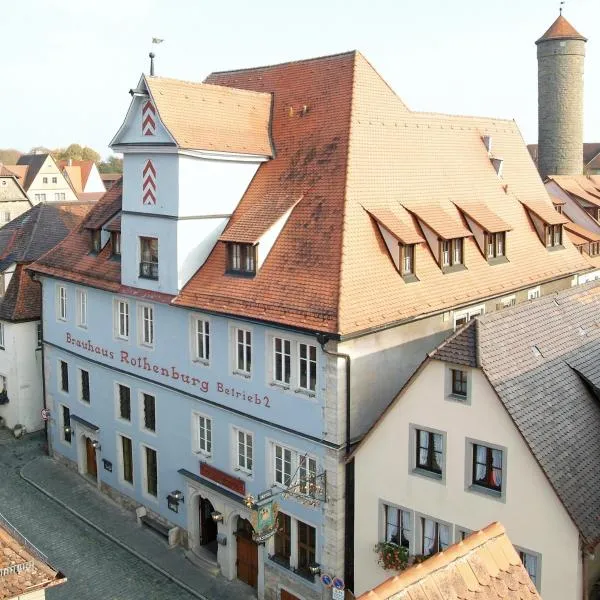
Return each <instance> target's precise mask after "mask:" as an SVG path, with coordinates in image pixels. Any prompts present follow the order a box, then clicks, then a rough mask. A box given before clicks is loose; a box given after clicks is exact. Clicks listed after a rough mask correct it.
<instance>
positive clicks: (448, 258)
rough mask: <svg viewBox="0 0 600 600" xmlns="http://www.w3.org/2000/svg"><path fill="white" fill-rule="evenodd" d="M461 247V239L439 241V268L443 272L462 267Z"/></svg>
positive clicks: (462, 254) (462, 242)
mask: <svg viewBox="0 0 600 600" xmlns="http://www.w3.org/2000/svg"><path fill="white" fill-rule="evenodd" d="M463 245H464V240H463V238H455V239H453V240H441V241H440V266H441V267H442V270H443V271H448V270H450V269H452V268H453V267H459V266H464V251H463V250H464V248H463Z"/></svg>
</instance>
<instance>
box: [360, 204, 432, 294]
mask: <svg viewBox="0 0 600 600" xmlns="http://www.w3.org/2000/svg"><path fill="white" fill-rule="evenodd" d="M365 210H366V211H367V212H368V213H369V215H370V216H371V217H372V218H373V219H374V220H375V222H376V224H377V227H378V229H379V233H380V234H381V237H382V238H383V241H384V242H385V245H386V247H387V250H388V253H389V255H390V258H391V259H392V261H393V263H394V266H395V267H396V270H397V271H398V273H400V275H401V276H402V278H403V279H404V281H406V282H407V283H411V282H414V281H418V278H417V265H416V255H417V253H416V248H417V245H418V244H422V243H423V242H424V241H425V240H424V239H423V237H422V236H421V234H420V233H419V231H418V230H417V227H416V226H415V224H414V222H413V218H412V217H411V216H410V215H407V218H406V219H403V218H401V216H400V214H399V212H400V211H404V209H403V208H400V207H399V211H397V212H394V211H392V210H390V209H388V208H369V209H365Z"/></svg>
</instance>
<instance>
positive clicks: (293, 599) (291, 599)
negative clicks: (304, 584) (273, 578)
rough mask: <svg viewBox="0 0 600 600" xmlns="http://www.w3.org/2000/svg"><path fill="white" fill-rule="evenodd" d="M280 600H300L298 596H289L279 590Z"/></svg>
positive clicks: (287, 593)
mask: <svg viewBox="0 0 600 600" xmlns="http://www.w3.org/2000/svg"><path fill="white" fill-rule="evenodd" d="M280 599H281V600H300V598H298V596H294V594H290V593H289V592H286V591H285V590H281V596H280Z"/></svg>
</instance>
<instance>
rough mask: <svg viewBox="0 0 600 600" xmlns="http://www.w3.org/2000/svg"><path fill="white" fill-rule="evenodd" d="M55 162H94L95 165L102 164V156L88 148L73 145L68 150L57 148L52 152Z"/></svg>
mask: <svg viewBox="0 0 600 600" xmlns="http://www.w3.org/2000/svg"><path fill="white" fill-rule="evenodd" d="M52 156H53V158H54V160H69V159H71V160H93V161H94V162H95V163H98V162H100V155H99V154H98V153H97V152H96V151H95V150H93V149H92V148H89V147H88V146H83V147H82V146H80V145H79V144H71V145H69V146H67V147H66V148H56V149H55V150H52Z"/></svg>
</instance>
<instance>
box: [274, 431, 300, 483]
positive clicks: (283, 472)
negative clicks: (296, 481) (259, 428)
mask: <svg viewBox="0 0 600 600" xmlns="http://www.w3.org/2000/svg"><path fill="white" fill-rule="evenodd" d="M278 449H279V450H280V454H281V456H280V457H278V456H277V450H278ZM286 453H287V455H288V457H289V460H286ZM271 458H272V469H273V476H272V481H273V485H274V486H277V487H280V488H282V489H285V488H287V487H289V485H290V483H291V481H292V476H293V475H294V472H295V467H294V463H295V460H294V459H295V458H296V459H297V452H295V451H294V450H292V449H291V448H289V447H288V446H285V445H284V444H279V443H277V442H272V446H271ZM278 462H280V463H281V465H280V468H278ZM286 464H287V465H289V472H286ZM278 471H280V472H281V477H282V479H281V481H277V472H278ZM286 480H287V481H286Z"/></svg>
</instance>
